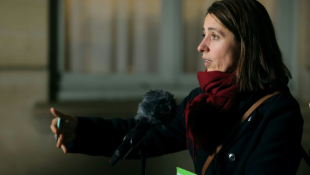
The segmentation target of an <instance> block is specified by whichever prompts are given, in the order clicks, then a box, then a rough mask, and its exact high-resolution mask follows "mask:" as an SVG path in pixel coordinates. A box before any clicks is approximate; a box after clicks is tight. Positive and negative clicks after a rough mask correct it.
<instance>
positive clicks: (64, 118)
mask: <svg viewBox="0 0 310 175" xmlns="http://www.w3.org/2000/svg"><path fill="white" fill-rule="evenodd" d="M50 111H51V113H52V114H53V115H54V116H55V118H54V119H53V120H52V124H51V130H52V132H53V133H54V134H55V138H56V136H57V135H58V140H57V143H56V147H57V148H61V149H62V150H63V152H64V153H67V147H66V144H67V143H68V142H71V141H72V140H73V139H74V138H75V135H76V133H75V130H76V127H77V124H78V120H77V118H75V117H73V116H70V115H66V114H63V113H61V112H59V111H57V110H55V109H54V108H51V109H50ZM58 118H60V119H61V124H60V129H59V130H58V129H57V120H58Z"/></svg>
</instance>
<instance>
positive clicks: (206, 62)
mask: <svg viewBox="0 0 310 175" xmlns="http://www.w3.org/2000/svg"><path fill="white" fill-rule="evenodd" d="M204 61H205V66H206V67H208V66H209V65H210V64H211V63H212V61H210V60H204Z"/></svg>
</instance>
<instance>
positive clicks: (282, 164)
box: [51, 0, 303, 175]
mask: <svg viewBox="0 0 310 175" xmlns="http://www.w3.org/2000/svg"><path fill="white" fill-rule="evenodd" d="M203 29H204V31H203V39H202V42H201V43H200V45H199V46H198V51H199V52H202V53H203V56H202V58H203V60H204V61H205V62H204V65H205V66H206V68H207V69H206V71H205V72H199V73H198V81H199V84H200V87H199V88H196V89H194V90H192V91H191V92H190V94H189V95H188V96H187V97H186V98H185V99H184V100H183V102H182V103H181V104H180V105H179V106H178V109H177V114H176V117H175V119H174V120H173V121H172V122H171V123H170V125H169V127H167V129H166V130H163V129H162V128H161V127H155V128H152V129H150V130H149V132H148V133H147V136H146V138H145V141H146V143H147V149H148V150H149V154H148V156H150V157H151V156H158V155H163V154H168V153H172V152H177V151H181V150H184V149H188V150H189V152H190V154H191V156H192V158H193V162H194V165H195V171H196V173H197V174H201V173H202V168H203V165H204V164H205V161H206V159H207V158H208V156H209V155H212V154H214V153H215V152H216V149H217V147H218V146H219V145H221V144H224V145H223V147H222V149H221V150H220V151H219V152H218V153H217V154H216V155H215V157H214V159H213V160H212V162H211V163H210V165H209V166H208V168H207V170H206V172H205V174H238V175H239V174H295V173H296V171H297V168H298V165H299V163H300V160H301V153H300V152H299V149H300V143H301V137H302V127H303V119H302V117H301V114H300V109H299V105H298V103H297V102H296V100H295V99H294V98H293V97H292V96H291V95H290V93H289V89H288V87H287V83H288V80H289V78H290V77H291V75H290V72H289V70H288V69H287V67H286V66H285V65H284V63H283V61H282V56H281V52H280V49H279V46H278V44H277V42H276V38H275V32H274V29H273V26H272V22H271V19H270V17H269V15H268V13H267V11H266V9H265V8H264V7H263V6H262V5H261V4H260V3H259V2H258V1H256V0H223V1H218V2H215V3H213V4H212V5H211V6H210V7H209V9H208V12H207V15H206V18H205V21H204V26H203ZM275 91H280V92H281V93H280V94H278V95H275V96H273V97H271V98H269V99H267V100H266V101H265V102H264V103H263V104H262V105H260V106H259V107H258V108H257V109H256V110H254V112H253V113H252V114H251V115H250V116H249V117H248V118H247V119H246V120H245V121H244V122H243V123H242V125H241V126H240V127H239V128H237V129H235V128H233V126H234V125H235V124H237V121H238V120H239V119H240V118H241V116H242V115H243V114H244V113H245V112H246V111H247V110H248V109H249V108H250V107H251V106H252V105H253V104H254V103H255V102H256V101H257V100H259V99H261V98H262V97H264V96H265V95H267V94H270V93H273V92H275ZM51 113H52V114H53V115H54V116H55V117H56V118H55V119H54V120H53V121H52V125H51V130H52V131H53V132H54V133H55V134H56V133H57V129H56V123H57V117H60V118H62V119H63V120H64V121H65V124H64V126H63V127H64V128H63V130H62V133H59V134H60V138H59V140H58V142H57V147H58V148H59V147H61V148H62V149H63V151H64V152H65V153H66V152H79V153H85V154H90V155H103V156H111V155H112V154H113V151H114V150H115V149H116V147H117V146H118V145H119V144H120V143H121V141H122V138H123V137H124V135H125V134H126V133H127V132H128V131H129V129H130V128H132V127H133V126H134V125H135V122H134V119H129V120H120V119H114V120H104V119H102V118H75V117H72V116H68V115H65V114H62V113H60V112H57V111H56V110H55V109H53V108H51ZM232 131H234V132H232ZM112 132H113V133H115V134H113V135H111V134H110V133H112ZM100 137H101V138H104V140H103V139H98V138H100ZM107 140H108V141H107ZM107 142H109V144H106V143H107ZM102 148H104V149H102ZM129 158H138V154H137V153H135V152H133V153H131V154H130V155H129Z"/></svg>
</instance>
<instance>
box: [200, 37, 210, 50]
mask: <svg viewBox="0 0 310 175" xmlns="http://www.w3.org/2000/svg"><path fill="white" fill-rule="evenodd" d="M197 50H198V52H205V51H207V52H209V51H210V49H209V47H208V43H207V39H206V38H205V39H203V40H202V41H201V43H200V44H199V45H198V48H197Z"/></svg>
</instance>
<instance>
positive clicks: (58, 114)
mask: <svg viewBox="0 0 310 175" xmlns="http://www.w3.org/2000/svg"><path fill="white" fill-rule="evenodd" d="M50 111H51V113H52V114H53V116H55V117H58V118H61V119H63V120H66V119H67V118H68V117H67V115H66V114H63V113H61V112H59V111H57V110H56V109H55V108H53V107H52V108H51V109H50Z"/></svg>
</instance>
